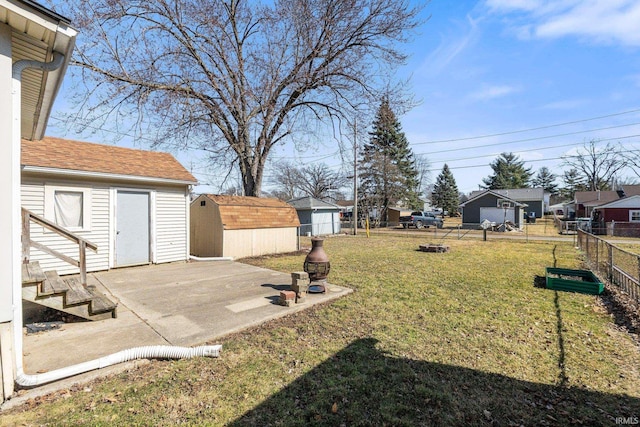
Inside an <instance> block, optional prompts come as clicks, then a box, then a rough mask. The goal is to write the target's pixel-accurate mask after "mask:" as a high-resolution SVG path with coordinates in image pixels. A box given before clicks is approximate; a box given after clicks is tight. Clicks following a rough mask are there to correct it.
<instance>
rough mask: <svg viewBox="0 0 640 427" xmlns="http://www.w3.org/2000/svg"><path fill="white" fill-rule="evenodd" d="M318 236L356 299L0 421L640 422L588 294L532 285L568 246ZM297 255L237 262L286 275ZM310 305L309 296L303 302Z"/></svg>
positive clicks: (634, 397) (573, 261)
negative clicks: (439, 245) (442, 244)
mask: <svg viewBox="0 0 640 427" xmlns="http://www.w3.org/2000/svg"><path fill="white" fill-rule="evenodd" d="M423 243H429V242H427V241H425V240H424V237H422V238H421V237H420V236H417V237H412V236H398V237H396V236H392V235H387V236H384V235H374V236H372V237H371V238H366V237H365V236H361V235H360V236H340V237H334V238H328V239H326V240H325V244H324V246H325V250H326V252H327V254H328V255H329V257H330V259H331V267H332V270H331V274H330V276H329V278H330V281H331V282H333V283H336V284H340V285H347V286H350V287H352V288H354V289H355V292H354V293H352V294H350V295H348V296H346V297H344V298H342V299H340V300H337V301H335V302H333V303H331V304H326V305H322V306H316V307H313V308H311V309H309V310H305V311H303V312H300V313H296V314H293V315H291V316H288V317H286V318H283V319H279V320H275V321H272V322H269V323H267V324H264V325H262V326H259V327H256V328H253V329H251V330H247V331H245V332H242V333H238V334H234V335H232V336H229V337H227V338H226V339H224V340H222V343H223V344H224V349H223V352H222V355H221V357H220V358H218V359H196V360H182V361H154V362H153V363H150V364H147V365H144V366H142V367H140V368H138V369H135V370H132V371H130V372H127V373H123V374H120V375H117V376H114V377H111V378H107V379H103V380H99V381H96V382H94V383H92V384H90V385H89V386H86V387H85V386H83V387H81V388H80V389H79V390H70V391H64V392H61V393H58V394H57V395H55V396H51V397H49V398H47V399H42V400H41V401H38V402H31V404H30V405H27V406H26V407H23V408H18V409H15V410H12V411H8V412H7V413H4V414H2V417H0V424H2V425H105V426H107V425H149V426H151V425H177V424H184V425H230V426H245V425H247V426H254V425H256V426H266V425H273V426H278V425H281V426H291V425H294V426H295V425H299V426H306V425H317V426H341V425H344V426H353V425H362V426H367V425H388V426H403V425H406V426H415V425H425V426H431V425H447V426H449V425H460V426H463V425H464V426H467V425H505V426H508V425H513V426H517V425H527V426H529V425H585V426H586V425H588V426H594V425H606V426H611V425H616V422H615V419H616V418H617V417H623V418H627V417H640V349H639V347H638V343H637V342H634V341H633V340H632V339H631V337H630V336H629V335H628V334H626V333H625V332H623V331H621V330H620V329H619V328H618V327H616V326H615V325H614V324H613V323H612V320H611V317H610V316H609V315H608V314H607V313H606V312H605V311H604V309H603V308H602V304H600V302H599V297H595V296H590V295H581V294H571V293H560V292H554V291H551V290H546V289H542V288H540V287H538V286H536V284H538V285H539V284H540V283H541V282H543V280H542V277H541V276H544V271H545V267H547V266H557V267H567V268H577V267H579V260H578V258H577V253H576V251H575V249H574V248H573V246H572V244H571V242H529V243H526V242H524V241H512V240H490V241H487V242H482V241H480V240H473V241H472V240H467V241H458V240H450V241H447V242H446V244H448V245H450V246H451V251H450V252H449V253H445V254H436V253H424V252H418V251H417V250H416V249H417V248H418V245H419V244H423ZM303 259H304V255H303V254H302V255H301V254H296V255H287V256H279V257H270V258H261V259H254V260H247V262H251V263H253V264H257V265H261V266H265V267H268V268H272V269H276V270H281V271H298V270H300V269H301V267H302V262H303ZM311 298H312V296H311Z"/></svg>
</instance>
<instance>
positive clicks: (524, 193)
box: [469, 188, 550, 218]
mask: <svg viewBox="0 0 640 427" xmlns="http://www.w3.org/2000/svg"><path fill="white" fill-rule="evenodd" d="M484 191H486V190H479V191H473V192H471V195H470V196H469V198H470V199H473V198H474V197H475V196H477V195H479V194H482V193H483V192H484ZM491 191H493V192H494V193H497V194H500V195H502V196H504V197H506V198H509V199H511V200H515V201H516V202H519V203H522V204H524V205H527V209H526V212H527V215H530V213H531V212H533V213H534V214H535V217H536V218H542V216H543V215H544V213H545V212H546V211H547V209H548V206H549V198H550V194H549V193H545V191H544V189H543V188H513V189H506V190H491Z"/></svg>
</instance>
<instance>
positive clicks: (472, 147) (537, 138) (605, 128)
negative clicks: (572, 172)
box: [413, 122, 640, 154]
mask: <svg viewBox="0 0 640 427" xmlns="http://www.w3.org/2000/svg"><path fill="white" fill-rule="evenodd" d="M637 125H640V122H635V123H627V124H624V125H617V126H608V127H603V128H597V129H589V130H580V131H575V132H567V133H560V134H555V135H547V136H538V137H535V138H526V139H517V140H515V141H506V142H495V143H492V144H484V145H474V146H471V147H461V148H450V149H447V150H439V151H430V152H429V153H423V154H439V153H449V152H451V151H460V150H474V149H478V148H486V147H496V146H498V145H508V144H516V143H518V142H531V141H538V140H541V139H551V138H559V137H563V136H571V135H578V134H580V133H588V132H596V131H600V130H610V129H618V128H623V127H629V126H637ZM418 144H421V143H418ZM418 144H413V145H418ZM422 144H424V143H422ZM421 154H422V153H421Z"/></svg>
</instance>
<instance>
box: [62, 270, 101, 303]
mask: <svg viewBox="0 0 640 427" xmlns="http://www.w3.org/2000/svg"><path fill="white" fill-rule="evenodd" d="M62 280H63V281H64V283H65V284H66V285H67V288H68V289H69V290H68V291H67V294H66V295H65V302H66V304H67V305H76V304H83V303H88V302H90V301H91V299H92V298H93V295H91V293H90V292H89V291H88V290H87V288H85V287H84V286H82V283H80V279H79V278H77V277H69V278H66V279H62Z"/></svg>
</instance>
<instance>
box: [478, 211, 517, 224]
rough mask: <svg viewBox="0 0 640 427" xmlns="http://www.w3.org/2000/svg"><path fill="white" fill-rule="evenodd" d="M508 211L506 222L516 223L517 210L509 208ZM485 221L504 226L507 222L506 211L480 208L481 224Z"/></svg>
mask: <svg viewBox="0 0 640 427" xmlns="http://www.w3.org/2000/svg"><path fill="white" fill-rule="evenodd" d="M506 211H507V212H506V220H507V221H511V222H513V223H515V222H516V210H515V208H507V210H506ZM485 219H487V220H489V221H491V222H495V223H496V224H502V223H503V222H505V210H504V209H503V208H480V222H482V221H484V220H485Z"/></svg>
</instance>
